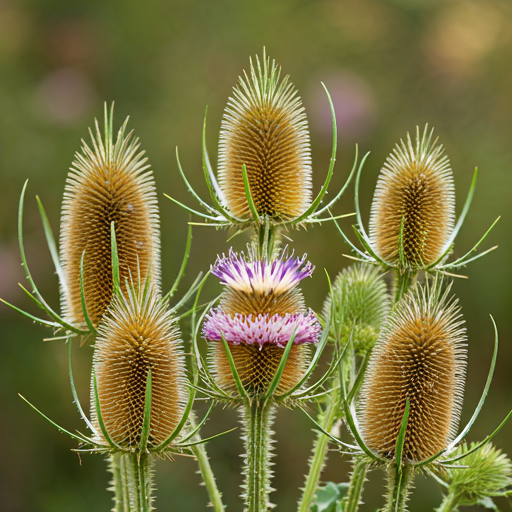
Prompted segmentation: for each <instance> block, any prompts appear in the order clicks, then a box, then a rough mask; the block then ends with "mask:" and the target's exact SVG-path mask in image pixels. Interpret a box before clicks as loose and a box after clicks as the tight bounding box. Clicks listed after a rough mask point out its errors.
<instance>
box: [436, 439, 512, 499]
mask: <svg viewBox="0 0 512 512" xmlns="http://www.w3.org/2000/svg"><path fill="white" fill-rule="evenodd" d="M475 445H476V443H471V445H470V446H469V447H468V445H467V444H466V443H464V444H462V445H460V446H459V447H457V450H456V451H455V452H453V453H451V454H450V458H451V457H457V456H459V455H462V454H464V453H467V452H468V451H469V450H472V449H473V448H474V447H475ZM457 464H462V465H464V466H468V467H467V468H464V469H461V468H450V466H449V465H447V466H446V476H445V480H446V481H447V482H448V484H449V492H450V493H452V494H454V495H456V496H460V497H461V500H460V504H461V505H476V504H478V503H479V502H480V501H481V500H482V499H484V498H486V497H492V496H498V495H500V494H502V493H503V492H504V491H506V490H510V487H511V486H512V462H511V461H510V459H509V458H508V457H507V456H506V455H505V454H504V453H501V450H498V449H497V448H495V447H494V446H493V445H492V444H491V443H487V444H485V445H484V446H483V447H482V448H480V449H479V450H477V451H475V452H473V453H471V454H469V455H468V456H467V457H465V458H464V459H462V460H461V461H460V462H459V463H456V465H457ZM443 476H444V475H443Z"/></svg>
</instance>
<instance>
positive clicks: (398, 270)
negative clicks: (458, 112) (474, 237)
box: [338, 125, 499, 301]
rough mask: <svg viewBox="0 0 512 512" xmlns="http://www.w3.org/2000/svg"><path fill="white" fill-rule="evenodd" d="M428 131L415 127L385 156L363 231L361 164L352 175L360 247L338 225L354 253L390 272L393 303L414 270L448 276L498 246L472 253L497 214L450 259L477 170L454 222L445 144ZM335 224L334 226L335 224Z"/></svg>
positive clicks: (451, 181) (430, 130)
mask: <svg viewBox="0 0 512 512" xmlns="http://www.w3.org/2000/svg"><path fill="white" fill-rule="evenodd" d="M433 132H434V130H433V129H429V128H428V125H426V126H425V129H424V130H423V133H420V129H419V127H417V128H416V138H415V142H414V143H413V141H412V140H411V136H410V135H409V133H408V134H407V137H406V140H405V141H403V140H401V141H400V144H397V145H396V147H395V149H394V150H393V152H392V153H391V154H390V155H389V156H388V158H387V160H386V162H385V164H384V166H383V168H382V170H381V172H380V175H379V178H378V181H377V186H376V188H375V194H374V197H373V201H372V205H371V213H370V226H369V232H368V233H367V231H366V229H365V227H364V224H363V221H362V217H361V210H360V207H359V184H360V180H361V172H362V166H360V167H359V168H358V171H357V174H356V179H355V210H356V220H357V223H356V224H355V225H353V226H352V227H353V229H354V231H355V234H356V236H357V238H358V240H359V241H360V243H361V245H362V246H363V248H362V250H361V249H359V248H358V247H357V246H355V245H354V244H353V243H352V242H351V241H350V240H349V238H348V237H347V236H346V234H345V233H344V232H343V231H342V230H341V229H339V232H340V233H341V235H342V237H343V238H344V240H345V241H346V242H347V243H348V244H349V246H350V247H351V249H352V251H353V253H354V254H352V255H347V257H349V258H351V259H356V260H358V261H362V262H365V263H369V264H373V265H378V266H380V267H381V268H382V269H384V270H385V271H389V270H394V274H395V301H396V300H398V299H399V298H400V297H401V296H402V295H403V294H404V293H406V292H407V290H408V288H409V286H410V285H411V283H413V282H414V281H415V279H416V277H417V276H418V273H419V272H421V273H429V274H442V275H448V276H450V275H452V276H457V277H464V276H460V275H457V274H454V272H455V271H457V270H458V269H459V268H461V267H463V266H465V265H467V264H468V263H470V262H472V261H474V260H476V259H478V258H481V257H482V256H484V255H486V254H488V253H489V252H491V251H493V250H494V249H496V248H497V246H494V247H491V248H490V249H487V250H485V251H482V252H480V253H478V254H476V255H475V254H474V253H475V252H476V251H477V250H478V248H479V247H480V245H481V244H482V243H483V241H484V240H485V239H486V237H487V235H488V234H489V233H490V231H491V230H492V228H493V227H494V226H495V225H496V223H497V222H498V220H499V217H498V218H497V219H496V220H495V221H494V222H493V223H492V225H491V226H490V227H489V229H488V230H487V231H486V232H485V233H484V235H483V236H482V237H481V238H480V240H479V241H478V242H477V243H476V244H475V245H474V246H473V248H472V249H471V250H470V251H468V252H467V253H466V254H464V255H463V256H461V257H459V258H457V259H455V260H454V261H449V256H450V255H451V254H452V252H453V249H454V243H455V239H456V237H457V235H458V233H459V231H460V229H461V227H462V225H463V223H464V220H465V219H466V215H467V213H468V211H469V207H470V205H471V201H472V199H473V195H474V192H475V187H476V181H477V172H478V171H477V169H475V172H474V174H473V179H472V182H471V186H470V189H469V193H468V196H467V199H466V201H465V203H464V206H463V208H462V211H461V213H460V216H459V218H458V219H457V221H456V222H455V186H454V180H453V173H452V170H451V166H450V162H449V160H448V157H447V156H446V155H445V154H444V148H443V146H442V145H441V144H438V139H434V138H433ZM338 228H339V226H338Z"/></svg>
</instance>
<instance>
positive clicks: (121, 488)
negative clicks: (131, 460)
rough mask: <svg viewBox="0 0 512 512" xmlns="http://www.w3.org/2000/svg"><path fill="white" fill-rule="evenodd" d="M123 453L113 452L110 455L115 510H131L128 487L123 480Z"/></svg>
mask: <svg viewBox="0 0 512 512" xmlns="http://www.w3.org/2000/svg"><path fill="white" fill-rule="evenodd" d="M122 457H123V454H121V453H112V454H111V455H110V456H109V465H110V471H111V472H112V475H113V477H112V487H111V488H110V490H111V491H113V492H114V502H115V506H114V508H113V511H114V512H127V511H128V510H129V497H128V487H127V486H126V485H124V481H123V461H122Z"/></svg>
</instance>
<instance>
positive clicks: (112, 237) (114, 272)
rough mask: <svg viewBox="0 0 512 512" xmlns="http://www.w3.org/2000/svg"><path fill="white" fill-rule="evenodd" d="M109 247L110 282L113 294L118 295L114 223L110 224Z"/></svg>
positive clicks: (118, 278) (117, 262)
mask: <svg viewBox="0 0 512 512" xmlns="http://www.w3.org/2000/svg"><path fill="white" fill-rule="evenodd" d="M110 245H111V251H112V281H113V286H112V288H113V290H112V291H113V293H114V294H115V293H119V292H120V290H121V286H120V285H121V280H120V277H119V255H118V253H117V241H116V230H115V226H114V221H112V223H111V224H110Z"/></svg>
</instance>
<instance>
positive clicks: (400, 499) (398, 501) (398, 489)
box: [384, 462, 413, 512]
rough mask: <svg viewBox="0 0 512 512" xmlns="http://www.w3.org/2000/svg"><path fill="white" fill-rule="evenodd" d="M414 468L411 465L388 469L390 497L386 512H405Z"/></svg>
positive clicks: (388, 496)
mask: <svg viewBox="0 0 512 512" xmlns="http://www.w3.org/2000/svg"><path fill="white" fill-rule="evenodd" d="M412 477H413V468H412V466H410V465H409V464H405V465H403V466H401V467H400V466H398V465H397V464H396V463H395V462H393V463H391V464H390V465H389V467H388V495H387V500H386V506H385V507H384V512H405V511H406V510H407V507H406V502H407V497H408V495H409V488H410V486H411V484H412Z"/></svg>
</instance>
